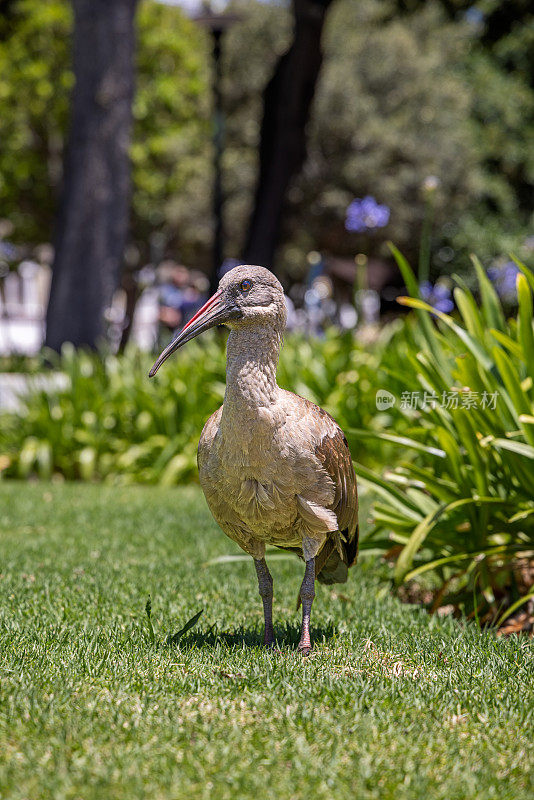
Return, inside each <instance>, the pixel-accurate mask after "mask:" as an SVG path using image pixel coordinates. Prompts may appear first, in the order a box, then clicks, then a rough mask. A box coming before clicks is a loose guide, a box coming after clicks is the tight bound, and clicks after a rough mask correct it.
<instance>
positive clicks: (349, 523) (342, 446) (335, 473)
mask: <svg viewBox="0 0 534 800" xmlns="http://www.w3.org/2000/svg"><path fill="white" fill-rule="evenodd" d="M329 419H330V420H332V418H331V417H329ZM332 422H334V420H332ZM334 425H335V429H334V433H333V434H330V435H328V434H327V435H325V436H324V437H323V439H322V441H321V443H320V444H319V445H318V446H317V447H316V448H315V453H316V455H317V457H318V458H319V460H320V462H321V464H322V465H323V467H324V469H325V470H326V472H327V473H328V474H329V475H330V477H331V479H332V481H333V483H334V487H335V497H334V502H333V503H332V511H333V512H334V513H335V515H336V517H337V521H338V524H339V530H340V532H341V533H343V534H344V537H345V542H343V550H344V552H345V556H346V559H347V562H346V563H347V566H349V567H350V566H351V564H353V563H354V561H355V560H356V556H357V554H358V490H357V487H356V475H355V473H354V467H353V466H352V458H351V455H350V450H349V445H348V442H347V440H346V438H345V436H344V435H343V431H342V430H341V429H340V428H339V427H338V426H337V424H336V423H335V422H334Z"/></svg>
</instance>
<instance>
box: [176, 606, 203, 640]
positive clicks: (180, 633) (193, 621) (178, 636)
mask: <svg viewBox="0 0 534 800" xmlns="http://www.w3.org/2000/svg"><path fill="white" fill-rule="evenodd" d="M203 613H204V609H203V608H201V609H200V611H199V612H198V613H197V614H195V616H194V617H191V619H188V620H187V622H186V623H185V625H184V627H183V628H181V629H180V630H179V631H177V632H176V633H174V634H173V635H172V636H168V637H167V644H176V643H177V642H178V641H179V640H180V639H181V638H182V636H183V635H184V633H187V631H190V630H191V628H194V626H195V625H196V624H197V622H198V621H199V619H200V617H201V616H202V614H203Z"/></svg>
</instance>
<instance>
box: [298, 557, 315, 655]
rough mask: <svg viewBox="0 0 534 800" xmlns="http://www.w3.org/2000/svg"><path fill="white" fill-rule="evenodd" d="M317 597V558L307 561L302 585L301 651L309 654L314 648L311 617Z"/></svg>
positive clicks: (299, 647)
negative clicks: (311, 636) (311, 635)
mask: <svg viewBox="0 0 534 800" xmlns="http://www.w3.org/2000/svg"><path fill="white" fill-rule="evenodd" d="M314 597H315V558H310V560H309V561H306V569H305V571H304V579H303V581H302V585H301V587H300V599H301V601H302V628H301V630H300V642H299V646H298V649H299V651H300V652H301V653H302V654H303V655H305V656H307V655H308V653H309V652H310V650H311V648H312V643H311V638H310V617H311V607H312V603H313V598H314Z"/></svg>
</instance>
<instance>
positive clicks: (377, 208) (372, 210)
mask: <svg viewBox="0 0 534 800" xmlns="http://www.w3.org/2000/svg"><path fill="white" fill-rule="evenodd" d="M389 215H390V210H389V208H388V206H381V205H380V204H379V203H377V202H376V200H375V198H374V197H371V195H367V197H364V198H363V200H362V199H360V198H359V197H357V198H356V199H355V200H353V201H352V203H351V204H350V205H349V207H348V208H347V218H346V220H345V228H346V229H347V230H348V231H351V232H352V233H364V232H365V231H371V230H373V229H374V228H383V227H384V226H385V225H387V224H388V222H389Z"/></svg>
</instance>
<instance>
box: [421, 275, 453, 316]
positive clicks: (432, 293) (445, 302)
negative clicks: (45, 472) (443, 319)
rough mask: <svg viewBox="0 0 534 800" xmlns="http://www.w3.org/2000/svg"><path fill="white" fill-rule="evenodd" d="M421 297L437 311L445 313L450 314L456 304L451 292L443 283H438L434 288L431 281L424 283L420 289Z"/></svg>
mask: <svg viewBox="0 0 534 800" xmlns="http://www.w3.org/2000/svg"><path fill="white" fill-rule="evenodd" d="M419 292H420V293H421V297H422V298H423V300H425V302H427V303H428V304H429V305H430V306H432V308H435V309H436V311H443V313H444V314H448V313H449V312H450V311H452V310H453V308H454V303H453V301H452V297H451V290H450V289H448V288H447V286H444V285H443V284H442V283H436V284H435V286H432V284H431V283H430V281H423V283H422V284H421V286H420V287H419Z"/></svg>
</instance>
